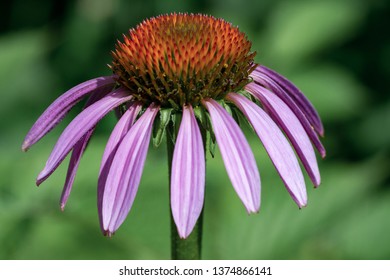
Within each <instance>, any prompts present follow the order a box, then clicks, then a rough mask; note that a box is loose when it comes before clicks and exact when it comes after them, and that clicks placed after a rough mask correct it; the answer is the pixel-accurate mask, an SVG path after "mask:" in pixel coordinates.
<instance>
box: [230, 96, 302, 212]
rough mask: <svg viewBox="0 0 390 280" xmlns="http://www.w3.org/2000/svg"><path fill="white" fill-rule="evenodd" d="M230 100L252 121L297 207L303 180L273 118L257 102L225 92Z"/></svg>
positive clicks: (289, 148) (290, 149) (295, 160)
mask: <svg viewBox="0 0 390 280" xmlns="http://www.w3.org/2000/svg"><path fill="white" fill-rule="evenodd" d="M227 98H228V100H230V101H232V102H233V103H234V104H235V105H236V106H237V107H238V108H239V109H240V110H241V112H242V113H243V114H244V115H245V117H246V118H247V119H248V120H249V122H250V123H251V124H252V126H253V128H254V130H255V131H256V133H257V135H258V136H259V138H260V140H261V142H262V143H263V145H264V148H265V149H266V151H267V153H268V155H269V157H270V158H271V160H272V162H273V164H274V165H275V167H276V170H277V171H278V173H279V175H280V177H281V178H282V180H283V182H284V184H285V185H286V188H287V190H288V192H289V193H290V195H291V197H292V198H293V199H294V201H295V202H296V203H297V204H298V206H299V207H300V208H301V207H303V206H305V205H306V203H307V194H306V186H305V181H304V178H303V175H302V171H301V168H300V167H299V163H298V160H297V158H296V156H295V153H294V151H293V149H292V148H291V146H290V144H289V142H288V141H287V139H286V137H284V135H283V133H282V131H281V130H280V129H279V127H278V126H277V125H276V124H275V123H274V122H273V120H272V119H271V118H270V117H269V116H268V115H267V113H265V112H264V111H263V110H262V109H261V108H260V107H259V106H257V105H256V104H255V103H253V102H252V101H250V100H249V99H247V98H246V97H244V96H242V95H239V94H237V93H229V94H228V96H227Z"/></svg>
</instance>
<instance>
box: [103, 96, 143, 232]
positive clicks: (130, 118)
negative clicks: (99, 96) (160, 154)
mask: <svg viewBox="0 0 390 280" xmlns="http://www.w3.org/2000/svg"><path fill="white" fill-rule="evenodd" d="M141 108H142V105H141V104H139V103H134V104H133V105H132V106H130V107H129V109H128V110H127V111H126V112H125V113H124V114H123V116H122V117H121V118H120V119H119V121H118V123H117V124H116V126H115V128H114V130H113V131H112V133H111V135H110V138H109V139H108V142H107V144H106V148H105V150H104V153H103V158H102V161H101V164H100V172H99V180H98V213H99V215H101V213H102V211H101V209H102V202H103V193H104V186H105V184H106V180H107V175H108V172H109V171H110V167H111V163H112V160H113V159H114V156H115V153H116V151H117V149H118V146H119V144H120V143H121V141H122V139H123V137H125V135H126V133H127V132H128V131H129V130H130V128H131V127H132V125H133V123H134V121H135V119H136V117H137V115H138V113H139V112H140V110H141ZM101 218H102V217H100V221H101V220H102V219H101ZM101 226H102V225H101Z"/></svg>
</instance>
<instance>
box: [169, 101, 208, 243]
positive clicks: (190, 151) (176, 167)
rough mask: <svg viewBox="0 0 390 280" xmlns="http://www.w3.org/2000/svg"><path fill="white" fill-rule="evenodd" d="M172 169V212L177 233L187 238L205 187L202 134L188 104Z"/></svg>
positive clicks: (199, 209)
mask: <svg viewBox="0 0 390 280" xmlns="http://www.w3.org/2000/svg"><path fill="white" fill-rule="evenodd" d="M171 169H172V173H171V208H172V215H173V219H174V221H175V224H176V226H177V229H178V233H179V236H180V237H181V238H187V237H188V235H189V234H190V233H191V231H192V230H193V228H194V226H195V224H196V221H197V220H198V218H199V215H200V213H201V212H202V208H203V201H204V186H205V158H204V148H203V141H202V135H201V133H200V130H199V127H198V123H197V121H196V119H195V115H194V111H193V109H192V107H191V105H189V106H184V107H183V118H182V121H181V124H180V130H179V133H178V135H177V139H176V144H175V150H174V153H173V159H172V168H171Z"/></svg>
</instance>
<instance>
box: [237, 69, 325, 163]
mask: <svg viewBox="0 0 390 280" xmlns="http://www.w3.org/2000/svg"><path fill="white" fill-rule="evenodd" d="M251 75H252V76H253V78H254V79H255V83H249V84H247V85H246V86H245V89H246V90H247V91H248V92H249V93H251V94H252V95H253V96H254V97H256V98H258V99H260V98H259V97H257V95H258V93H257V90H258V88H260V87H262V86H261V84H263V85H265V86H266V87H268V88H270V89H271V90H272V92H273V93H274V94H276V95H277V96H278V97H279V98H280V99H282V100H283V102H285V103H286V104H287V105H288V106H289V107H290V109H291V110H292V111H293V112H294V114H295V116H296V117H297V118H298V119H299V121H300V122H301V124H302V126H303V128H304V129H305V131H306V133H307V135H308V136H309V138H310V140H311V141H312V143H313V145H314V146H315V147H316V149H317V150H318V152H319V153H320V155H321V157H323V158H324V157H325V156H326V151H325V148H324V146H323V145H322V143H321V141H320V139H319V137H318V135H317V133H316V132H315V131H314V129H313V128H312V126H311V124H310V123H309V121H308V120H307V118H306V116H305V115H304V114H303V113H302V111H301V110H300V109H299V107H298V106H297V105H296V104H295V102H294V101H293V100H292V99H291V97H289V96H288V95H287V94H286V92H285V91H284V90H283V89H282V88H281V87H280V86H279V85H277V84H276V83H275V82H274V81H273V80H270V79H269V78H268V77H267V76H265V75H264V74H261V73H258V72H256V73H255V71H254V72H252V74H251ZM257 82H259V83H260V84H257Z"/></svg>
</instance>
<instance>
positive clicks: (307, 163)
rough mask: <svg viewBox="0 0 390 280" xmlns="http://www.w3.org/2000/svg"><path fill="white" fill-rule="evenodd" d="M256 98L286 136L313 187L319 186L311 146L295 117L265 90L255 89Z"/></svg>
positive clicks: (284, 105) (274, 96)
mask: <svg viewBox="0 0 390 280" xmlns="http://www.w3.org/2000/svg"><path fill="white" fill-rule="evenodd" d="M256 97H258V98H259V99H260V101H261V103H262V104H263V106H264V107H265V108H266V109H267V110H268V112H269V114H270V115H271V117H272V118H273V119H274V120H275V122H276V123H278V124H279V125H280V126H281V127H282V129H283V130H284V132H285V133H286V134H287V136H288V138H289V139H290V141H291V143H292V145H293V146H294V148H295V150H296V152H297V154H298V156H299V158H300V159H301V161H302V163H303V166H304V167H305V169H306V171H307V173H308V174H309V177H310V179H311V181H312V182H313V184H314V186H319V184H320V183H321V177H320V172H319V169H318V165H317V159H316V156H315V153H314V150H313V146H312V145H311V143H310V139H309V137H308V136H307V133H306V132H305V129H304V128H303V126H302V124H301V123H300V122H299V120H298V118H297V117H296V115H295V114H294V113H293V112H292V111H291V109H290V108H289V107H288V106H287V105H286V104H285V103H284V102H283V101H282V100H281V99H280V98H279V97H277V96H276V95H275V94H273V93H272V92H270V91H269V90H267V89H266V88H262V87H257V95H256Z"/></svg>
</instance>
